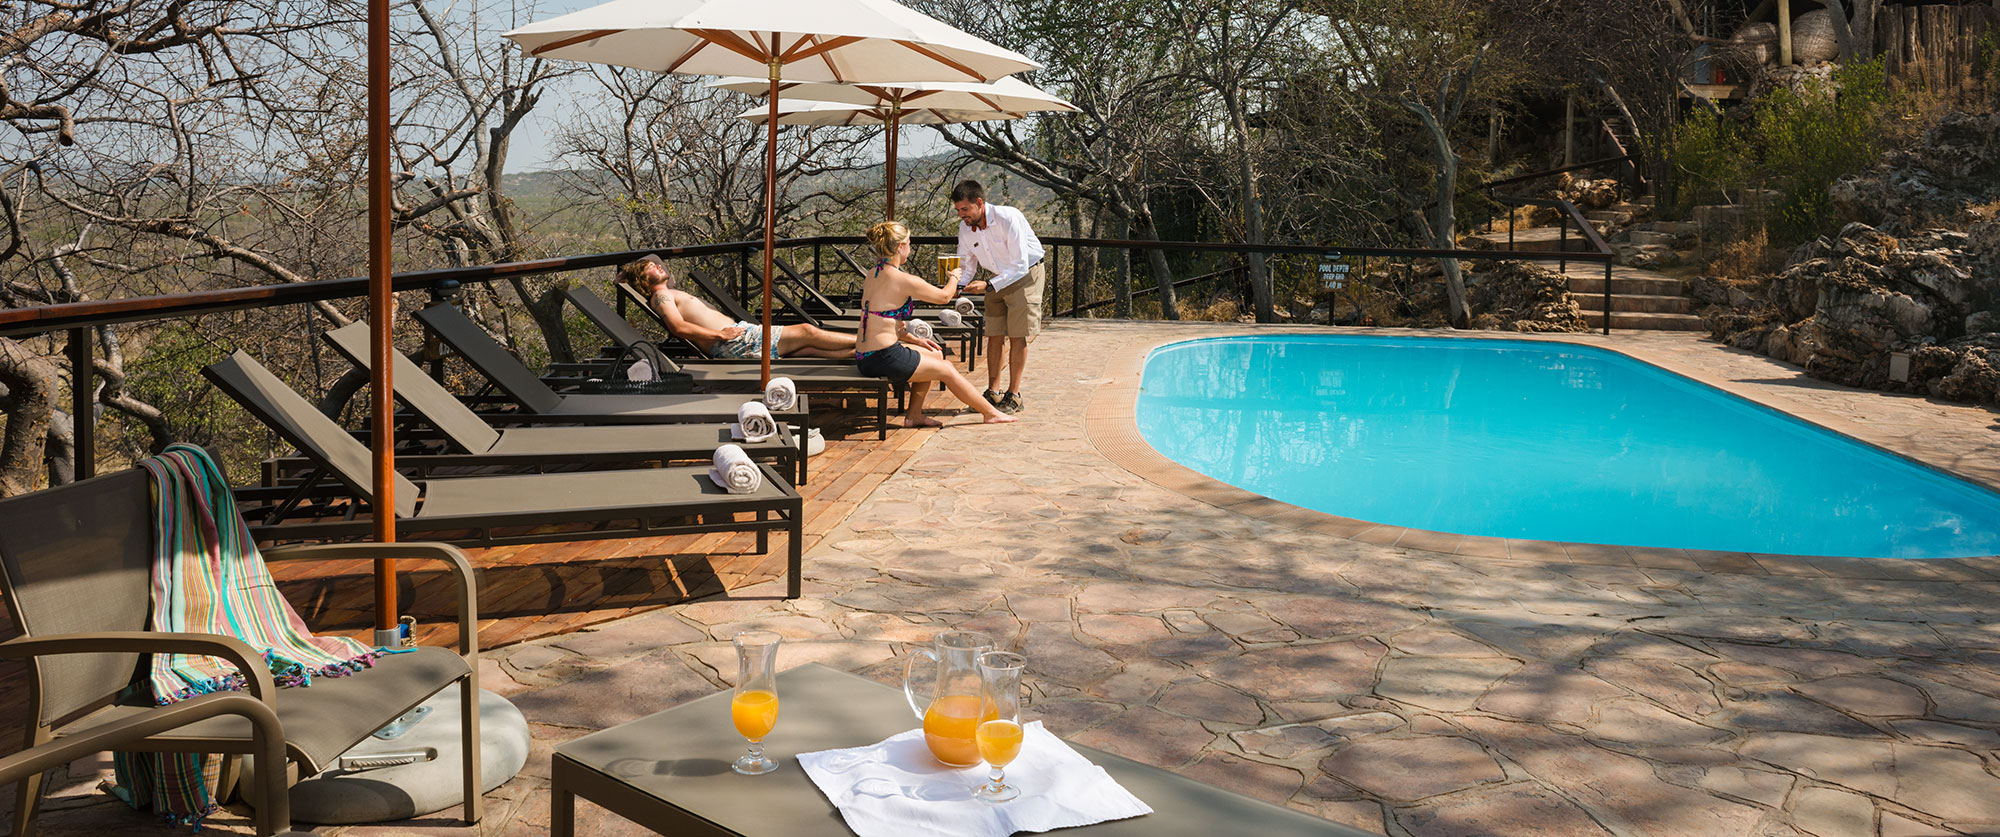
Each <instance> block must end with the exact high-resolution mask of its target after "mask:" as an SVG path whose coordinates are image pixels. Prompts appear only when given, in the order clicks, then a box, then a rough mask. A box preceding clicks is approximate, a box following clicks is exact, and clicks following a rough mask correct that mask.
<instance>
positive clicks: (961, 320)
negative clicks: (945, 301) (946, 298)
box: [938, 308, 965, 328]
mask: <svg viewBox="0 0 2000 837" xmlns="http://www.w3.org/2000/svg"><path fill="white" fill-rule="evenodd" d="M938 322H940V323H944V325H945V327H946V328H959V327H961V326H963V325H965V315H964V314H960V313H958V312H957V311H955V310H953V309H950V308H946V309H944V310H943V311H939V312H938Z"/></svg>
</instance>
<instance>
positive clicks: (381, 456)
mask: <svg viewBox="0 0 2000 837" xmlns="http://www.w3.org/2000/svg"><path fill="white" fill-rule="evenodd" d="M389 262H390V258H389V0H369V2H368V332H369V333H368V354H369V358H370V362H372V363H373V364H374V369H373V370H372V375H371V379H370V383H371V385H372V389H371V390H370V400H372V401H373V402H374V405H373V414H372V415H371V416H370V418H369V428H370V430H372V431H373V434H372V437H371V438H372V441H373V444H374V446H375V450H374V453H375V457H374V459H375V463H374V464H375V509H374V514H375V540H376V541H378V542H381V543H394V542H395V540H396V439H395V429H396V428H395V421H394V416H395V409H396V407H395V397H394V381H393V378H392V376H391V375H390V369H391V368H392V364H391V359H392V356H391V354H390V353H391V352H393V351H394V350H395V347H394V346H393V345H392V344H391V343H390V340H389V330H390V325H391V323H390V320H391V319H392V318H393V317H394V316H395V311H394V305H395V299H394V297H393V296H392V295H391V294H390V292H389V291H390V276H389V267H390V263H389ZM398 633H399V632H398V630H397V625H396V562H395V561H394V560H380V559H378V560H377V561H376V562H375V644H376V645H390V646H394V645H400V644H402V643H401V639H400V637H398Z"/></svg>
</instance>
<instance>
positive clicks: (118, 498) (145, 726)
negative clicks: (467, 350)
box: [0, 468, 481, 835]
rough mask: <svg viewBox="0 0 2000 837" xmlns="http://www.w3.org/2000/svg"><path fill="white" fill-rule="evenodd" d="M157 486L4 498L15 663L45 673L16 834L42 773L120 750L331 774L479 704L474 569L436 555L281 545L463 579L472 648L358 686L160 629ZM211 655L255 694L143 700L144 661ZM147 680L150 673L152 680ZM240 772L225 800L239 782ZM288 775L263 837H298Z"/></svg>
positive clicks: (2, 559)
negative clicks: (276, 674) (386, 728)
mask: <svg viewBox="0 0 2000 837" xmlns="http://www.w3.org/2000/svg"><path fill="white" fill-rule="evenodd" d="M154 537H155V536H154V532H153V500H152V481H151V479H150V478H149V477H148V476H147V474H146V472H145V471H144V470H142V469H138V468H134V469H131V470H127V471H120V472H118V473H114V474H106V475H104V476H100V477H96V478H93V479H88V480H84V481H82V482H77V483H72V484H70V485H65V486H60V487H56V488H50V489H46V490H43V491H36V492H32V493H28V494H23V495H19V496H16V497H10V498H7V499H4V500H0V593H4V594H5V595H6V599H7V603H8V610H9V612H10V613H11V614H12V616H13V618H14V623H15V627H16V628H18V629H19V630H20V632H21V636H20V637H18V638H16V639H13V640H10V641H8V642H6V643H0V656H6V657H9V658H14V659H25V660H27V661H28V662H29V663H30V667H29V682H28V686H27V689H28V691H27V697H28V721H29V724H30V728H29V729H28V730H27V735H26V743H27V744H28V745H29V749H28V750H26V751H24V752H23V753H19V754H16V755H15V756H10V757H8V758H7V759H5V760H0V765H4V766H0V781H14V782H18V785H17V787H18V793H19V798H18V802H17V805H16V808H15V811H14V821H13V828H14V830H13V833H14V834H16V835H26V834H28V833H29V830H28V829H29V827H30V824H31V823H32V821H33V819H34V816H35V812H36V807H37V802H38V799H39V797H40V791H41V779H42V774H41V772H40V770H38V769H34V768H33V767H32V765H34V764H39V763H42V762H43V761H45V760H52V759H56V758H60V757H70V758H73V757H74V756H75V755H78V754H84V753H94V752H98V751H101V750H104V749H107V748H113V749H119V750H126V751H139V752H170V753H222V754H250V755H253V756H257V757H258V758H259V759H261V760H262V761H260V766H261V765H283V764H285V763H286V761H287V760H289V761H290V762H291V763H292V764H293V765H295V766H296V771H293V773H294V775H297V776H311V775H313V774H316V773H319V772H320V771H322V770H325V769H326V768H327V767H329V766H331V765H332V764H333V763H334V761H335V759H337V758H338V757H339V755H340V754H341V753H343V752H346V751H347V750H348V749H349V748H351V747H353V746H354V745H355V744H357V743H359V742H360V741H361V740H362V739H365V738H367V737H368V735H369V734H370V733H373V732H374V731H375V730H377V729H380V728H381V727H382V726H383V725H385V724H387V723H388V722H390V721H391V720H394V719H395V718H397V717H399V716H401V715H402V714H404V713H406V712H408V711H410V710H411V709H413V708H415V707H416V706H417V705H418V704H421V703H423V702H424V701H425V700H428V699H429V698H430V697H431V696H432V695H435V694H437V693H438V692H440V691H443V690H444V689H446V688H448V687H450V686H452V685H454V684H456V685H457V686H458V687H459V689H460V692H459V699H460V705H461V706H465V707H476V706H478V703H479V702H478V700H477V696H478V694H479V679H478V659H479V635H478V628H477V625H478V611H477V604H476V602H477V596H476V594H475V592H474V588H473V581H472V566H471V565H470V564H469V563H468V562H467V561H466V560H465V556H464V555H463V554H461V553H460V552H459V551H458V550H456V549H453V548H451V547H449V546H445V545H443V544H435V543H394V544H349V545H321V546H305V547H281V548H276V549H268V550H265V551H264V552H263V557H264V559H265V561H266V562H269V563H278V562H285V561H352V560H356V559H397V560H404V559H413V560H428V561H437V562H440V563H443V564H444V565H445V567H446V569H447V570H449V571H450V573H451V574H452V576H453V577H454V579H456V581H457V582H458V589H459V601H458V610H459V612H458V635H459V641H458V649H457V651H456V652H453V651H451V650H447V649H444V648H437V647H428V646H427V647H419V648H416V649H414V650H413V651H411V652H410V653H403V654H390V655H386V656H383V657H381V658H379V659H377V660H375V664H374V665H373V666H372V667H370V668H367V669H364V670H361V671H358V672H355V673H353V674H350V675H348V676H345V677H333V678H327V677H322V678H315V679H314V681H313V684H312V685H311V686H309V687H305V688H290V689H278V688H276V686H275V684H274V682H273V679H272V676H271V673H270V670H269V668H268V666H267V665H266V664H265V663H264V661H263V659H262V657H261V654H260V652H259V651H258V650H256V649H253V648H251V647H250V646H249V645H248V644H246V643H245V642H244V641H243V640H241V639H238V638H236V637H231V636H223V635H218V634H195V633H169V632H160V631H152V630H148V628H149V625H148V622H149V617H150V614H151V612H152V607H151V590H152V564H153V560H154V548H153V538H154ZM155 653H186V654H207V655H212V656H216V657H221V658H223V659H225V660H229V661H231V662H232V663H234V664H235V666H236V668H237V670H238V671H239V672H241V674H242V676H243V678H244V680H245V681H246V688H245V690H244V691H242V692H234V693H227V694H218V695H209V696H205V697H199V698H194V699H190V700H186V701H182V702H179V703H175V704H171V705H168V706H154V705H151V703H150V701H145V700H139V701H135V700H134V699H133V698H131V697H130V696H129V694H130V693H129V692H127V686H129V685H131V684H132V683H133V681H134V676H135V672H143V670H144V669H142V668H141V667H140V666H139V662H140V659H141V655H144V654H155ZM139 676H144V675H143V674H141V675H139ZM460 723H461V724H463V729H464V737H463V739H462V741H463V746H464V747H465V751H466V753H467V754H468V757H467V758H465V759H464V764H465V770H464V773H463V777H462V778H463V779H464V793H465V800H466V802H465V817H466V819H467V821H468V822H475V823H476V822H478V820H479V817H480V807H481V804H480V796H479V790H480V781H479V756H478V752H479V749H478V748H479V719H478V717H477V714H476V713H474V712H470V711H468V712H467V713H466V714H465V715H464V716H462V717H461V719H460ZM234 774H235V770H234V765H233V761H232V762H230V763H226V764H225V770H224V779H223V785H224V788H223V789H224V791H225V792H226V791H227V790H228V789H229V787H230V786H231V785H233V784H234V779H233V776H234ZM287 774H288V771H287V770H284V769H276V770H259V771H258V773H257V775H258V785H259V788H260V789H261V790H259V791H258V792H257V794H256V796H255V797H254V798H253V801H254V802H255V803H256V806H257V812H258V833H260V834H271V833H275V832H278V831H282V830H284V829H285V828H287V827H288V820H289V819H290V813H289V811H290V807H289V806H290V803H289V800H288V798H287V794H286V793H285V791H284V790H283V789H284V787H285V784H286V783H287V782H288V781H289V777H288V775H287Z"/></svg>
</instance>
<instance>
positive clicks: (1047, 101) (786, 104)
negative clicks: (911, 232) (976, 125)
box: [708, 76, 1076, 221]
mask: <svg viewBox="0 0 2000 837" xmlns="http://www.w3.org/2000/svg"><path fill="white" fill-rule="evenodd" d="M708 86H710V87H719V88H722V89H724V90H733V91H736V92H738V93H748V94H750V95H752V96H763V95H767V94H768V92H769V88H768V85H766V84H765V83H764V81H763V80H762V79H755V78H748V77H740V76H739V77H732V78H723V79H717V80H715V81H712V82H709V85H708ZM778 89H779V92H780V94H781V95H784V96H786V97H787V99H786V100H785V101H782V102H780V103H779V105H778V111H779V116H778V122H779V124H782V125H887V126H889V141H888V157H889V171H888V175H889V189H888V193H889V196H888V209H887V213H886V215H885V216H884V217H887V218H888V219H889V220H892V221H893V220H895V219H896V151H897V145H898V144H899V143H900V142H901V140H902V136H901V128H902V126H903V124H904V123H915V124H920V125H942V124H949V123H957V122H991V121H995V120H1001V119H1020V118H1022V117H1024V116H1026V115H1028V114H1029V113H1033V112H1036V111H1057V112H1063V113H1075V112H1076V106H1075V105H1072V104H1070V103H1068V102H1065V101H1063V100H1062V99H1060V98H1058V97H1056V96H1052V95H1050V94H1048V93H1046V92H1044V91H1042V90H1041V89H1040V88H1038V87H1036V86H1034V85H1032V84H1029V83H1027V82H1025V81H1022V80H1020V79H1017V78H1011V77H1010V78H1003V79H1000V80H999V81H996V82H993V83H991V84H979V83H976V82H889V83H885V84H825V83H818V82H788V83H785V84H781V85H779V86H778ZM815 103H838V104H839V105H840V106H837V107H828V108H822V107H813V106H812V105H814V104H815ZM740 116H741V118H743V119H747V120H750V121H752V122H756V123H758V124H762V123H763V120H766V119H770V118H771V117H770V114H769V111H768V108H767V109H764V110H761V111H760V110H756V109H753V110H751V111H746V112H744V113H742V114H740Z"/></svg>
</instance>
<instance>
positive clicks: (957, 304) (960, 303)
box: [951, 297, 979, 317]
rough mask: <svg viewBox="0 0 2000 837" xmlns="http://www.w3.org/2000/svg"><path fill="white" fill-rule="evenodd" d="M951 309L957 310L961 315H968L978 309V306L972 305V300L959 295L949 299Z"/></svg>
mask: <svg viewBox="0 0 2000 837" xmlns="http://www.w3.org/2000/svg"><path fill="white" fill-rule="evenodd" d="M951 310H953V311H957V312H958V315H959V316H961V317H970V316H972V315H973V314H974V313H976V312H977V311H978V310H979V307H978V306H976V305H973V304H972V300H969V299H966V298H965V297H959V298H957V299H954V300H952V301H951Z"/></svg>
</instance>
